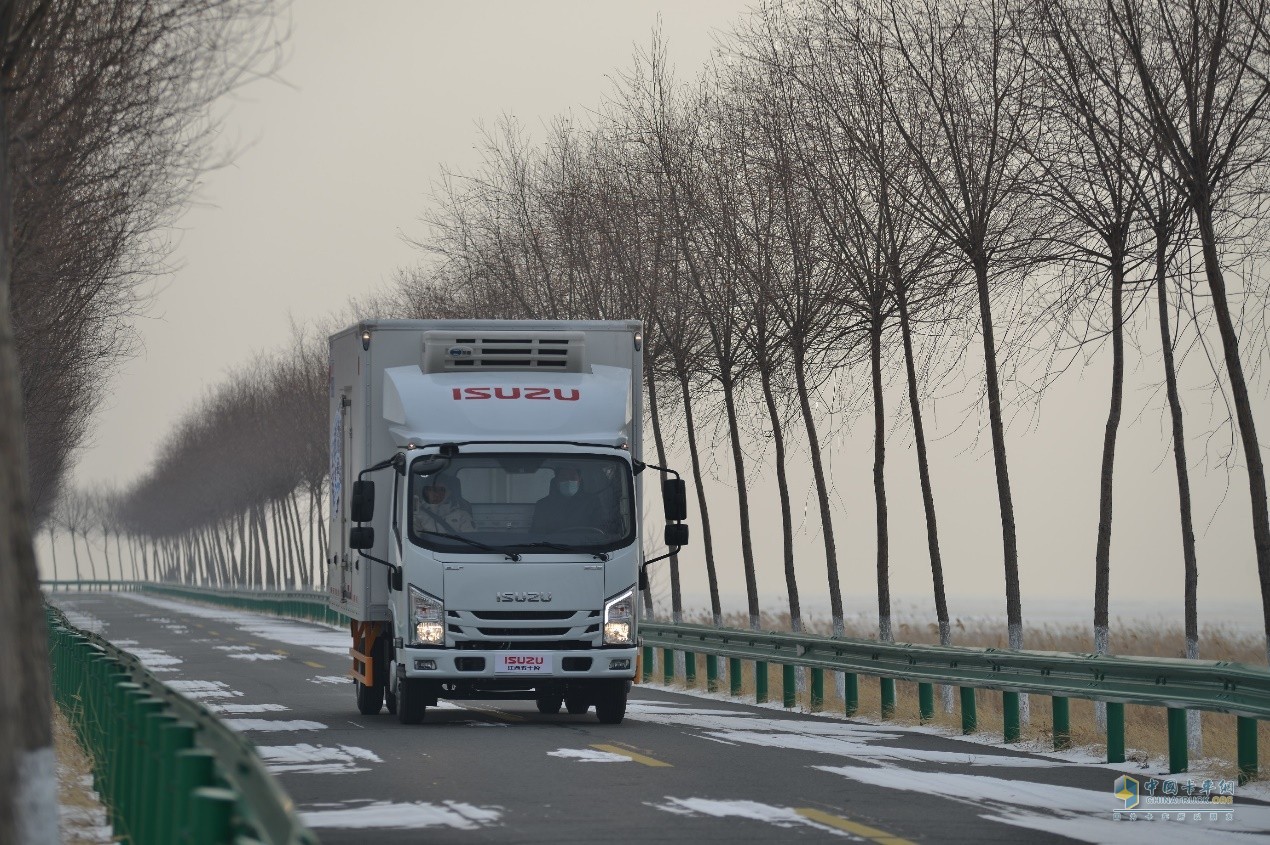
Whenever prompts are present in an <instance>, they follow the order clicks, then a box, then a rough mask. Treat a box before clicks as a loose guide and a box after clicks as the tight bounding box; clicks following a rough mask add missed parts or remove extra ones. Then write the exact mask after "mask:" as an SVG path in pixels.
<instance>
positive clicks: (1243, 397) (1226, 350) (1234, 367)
mask: <svg viewBox="0 0 1270 845" xmlns="http://www.w3.org/2000/svg"><path fill="white" fill-rule="evenodd" d="M1193 203H1194V206H1195V223H1196V225H1197V226H1198V227H1199V234H1200V243H1201V245H1202V246H1203V252H1204V272H1205V275H1207V277H1208V289H1209V291H1211V292H1212V294H1213V313H1214V315H1215V316H1216V317H1217V328H1218V330H1219V331H1220V332H1221V341H1222V352H1223V354H1224V355H1225V359H1226V374H1227V376H1228V377H1229V379H1230V392H1231V395H1232V398H1233V399H1234V400H1235V418H1236V419H1237V420H1238V422H1239V434H1240V437H1241V438H1242V440H1243V450H1244V462H1245V464H1246V465H1247V467H1248V495H1249V498H1250V499H1251V505H1252V539H1253V546H1254V548H1255V550H1256V553H1257V577H1258V579H1259V580H1260V582H1261V612H1262V619H1263V620H1264V627H1265V638H1266V661H1267V662H1270V515H1268V514H1267V511H1266V471H1265V464H1264V463H1262V460H1261V446H1260V444H1259V443H1258V441H1257V427H1256V424H1255V423H1254V422H1253V417H1252V401H1251V399H1250V398H1249V396H1248V382H1247V380H1246V379H1245V378H1244V367H1243V363H1242V362H1241V361H1240V360H1239V335H1238V334H1237V333H1236V331H1235V324H1234V321H1233V319H1232V318H1231V315H1230V305H1229V303H1228V302H1227V299H1226V280H1225V277H1224V276H1223V275H1222V270H1221V260H1220V259H1219V257H1218V255H1217V236H1216V233H1215V232H1214V230H1213V210H1212V207H1211V205H1210V200H1209V198H1208V197H1207V196H1206V195H1200V196H1197V197H1195V198H1194V199H1193Z"/></svg>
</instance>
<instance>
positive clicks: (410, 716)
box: [397, 678, 428, 725]
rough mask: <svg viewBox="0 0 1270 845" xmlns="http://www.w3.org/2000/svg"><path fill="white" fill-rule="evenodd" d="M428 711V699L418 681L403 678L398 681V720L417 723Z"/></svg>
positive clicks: (405, 722)
mask: <svg viewBox="0 0 1270 845" xmlns="http://www.w3.org/2000/svg"><path fill="white" fill-rule="evenodd" d="M427 711H428V704H427V699H425V698H424V697H423V690H421V689H419V683H418V681H411V680H409V679H408V678H402V679H400V680H399V681H397V721H398V722H401V723H402V724H403V725H417V724H419V723H420V722H422V721H423V714H424V713H426V712H427Z"/></svg>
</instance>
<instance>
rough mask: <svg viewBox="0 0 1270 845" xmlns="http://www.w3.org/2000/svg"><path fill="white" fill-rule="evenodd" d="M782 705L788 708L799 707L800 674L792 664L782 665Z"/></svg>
mask: <svg viewBox="0 0 1270 845" xmlns="http://www.w3.org/2000/svg"><path fill="white" fill-rule="evenodd" d="M781 704H783V705H784V706H785V707H788V708H793V707H797V706H798V673H797V670H796V669H795V668H794V666H793V664H791V663H783V664H781Z"/></svg>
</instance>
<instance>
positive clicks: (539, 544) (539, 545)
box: [519, 540, 609, 560]
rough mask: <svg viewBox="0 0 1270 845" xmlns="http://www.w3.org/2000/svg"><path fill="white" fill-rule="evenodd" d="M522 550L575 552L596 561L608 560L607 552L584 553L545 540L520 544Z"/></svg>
mask: <svg viewBox="0 0 1270 845" xmlns="http://www.w3.org/2000/svg"><path fill="white" fill-rule="evenodd" d="M519 545H520V546H521V547H522V548H526V549H557V550H558V551H562V552H577V553H578V554H580V555H590V556H591V557H593V558H595V559H596V560H608V559H609V556H608V552H584V551H582V550H581V549H578V548H575V547H573V546H566V545H564V544H563V543H549V542H547V541H546V540H538V541H536V542H533V543H520V544H519Z"/></svg>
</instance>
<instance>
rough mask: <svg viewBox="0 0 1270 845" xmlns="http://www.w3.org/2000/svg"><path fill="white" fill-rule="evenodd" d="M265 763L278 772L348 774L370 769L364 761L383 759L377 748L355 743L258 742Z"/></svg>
mask: <svg viewBox="0 0 1270 845" xmlns="http://www.w3.org/2000/svg"><path fill="white" fill-rule="evenodd" d="M256 751H258V752H260V756H261V758H262V759H263V760H264V761H265V765H266V766H268V767H269V769H270V770H271V771H274V772H286V773H288V774H308V775H317V774H325V775H344V774H355V773H357V772H368V771H370V769H368V768H366V767H365V766H362V765H359V764H360V763H382V762H383V760H382V759H380V757H379V755H377V754H376V753H375V752H373V751H368V750H367V749H365V748H358V747H357V746H355V745H337V746H325V745H309V744H308V743H301V744H299V745H258V746H256Z"/></svg>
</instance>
